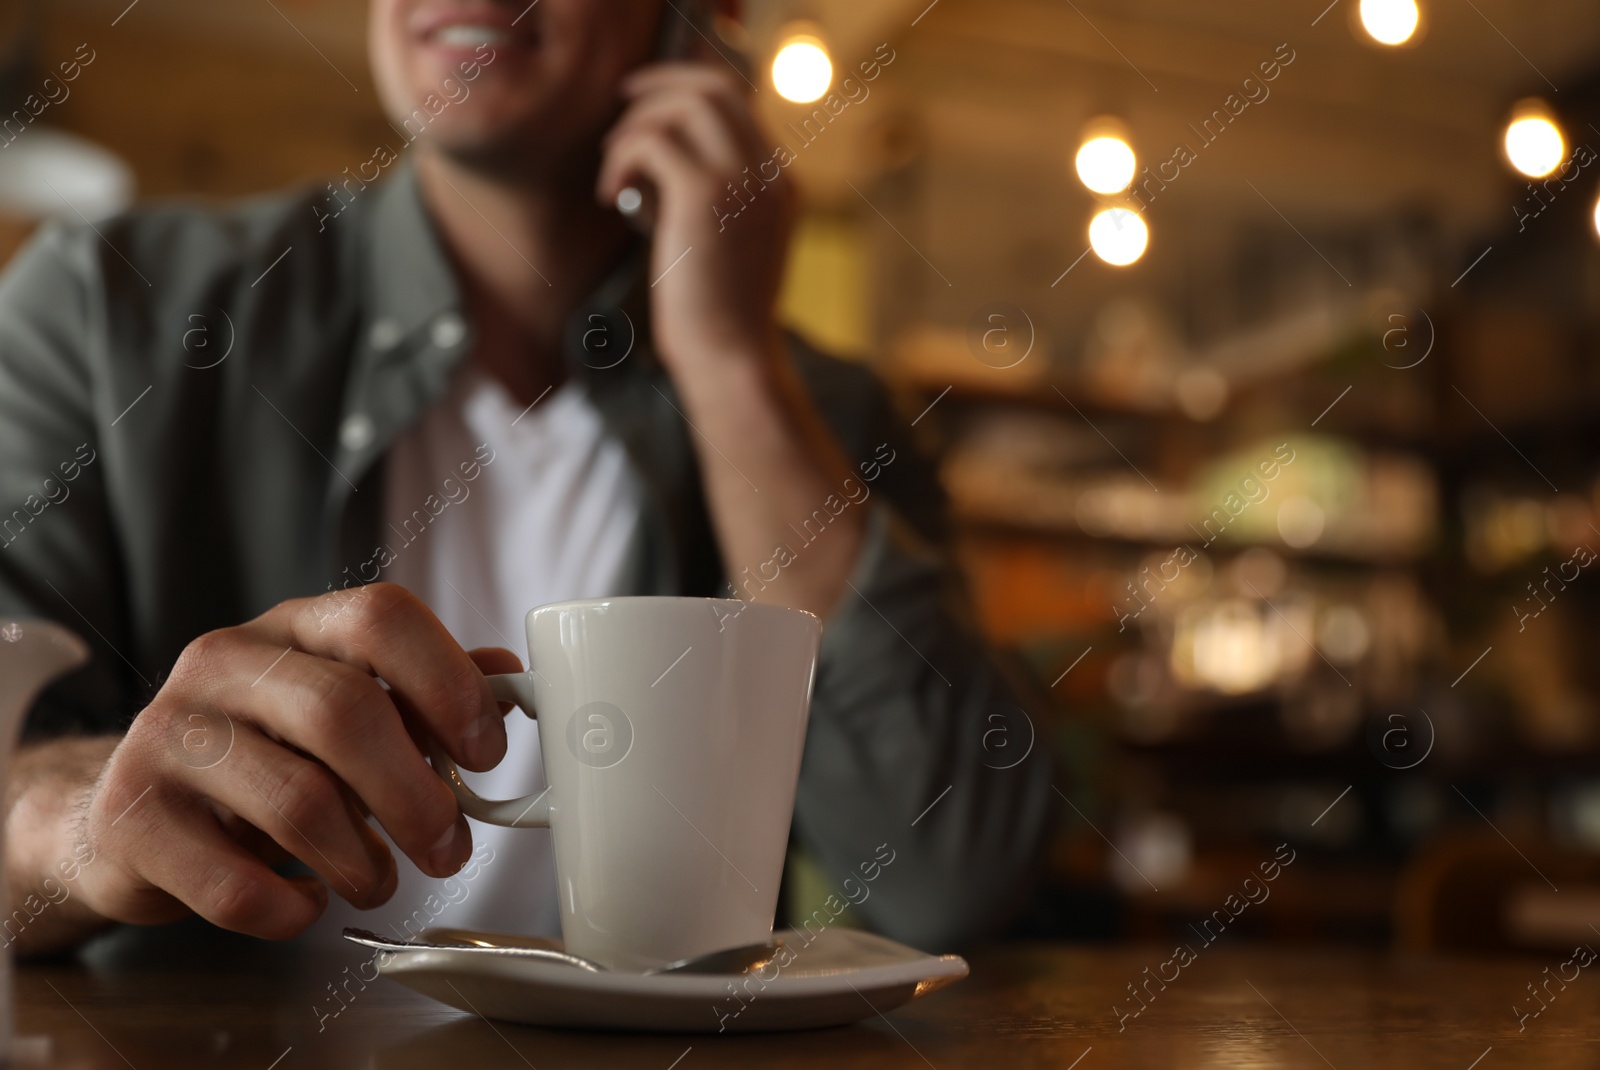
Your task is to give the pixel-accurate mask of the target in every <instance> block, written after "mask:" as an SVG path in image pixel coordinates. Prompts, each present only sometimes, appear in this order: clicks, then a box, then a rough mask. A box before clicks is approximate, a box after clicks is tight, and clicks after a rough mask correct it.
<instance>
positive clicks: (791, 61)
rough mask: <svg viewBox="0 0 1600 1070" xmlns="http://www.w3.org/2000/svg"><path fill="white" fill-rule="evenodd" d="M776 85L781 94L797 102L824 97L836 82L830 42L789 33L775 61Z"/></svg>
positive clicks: (774, 76)
mask: <svg viewBox="0 0 1600 1070" xmlns="http://www.w3.org/2000/svg"><path fill="white" fill-rule="evenodd" d="M772 84H773V86H774V87H775V88H776V89H777V90H778V95H779V96H781V97H783V99H785V100H792V101H794V102H795V103H796V104H809V103H811V102H812V101H813V100H817V99H818V98H820V97H821V96H822V94H824V93H826V92H827V91H828V86H830V85H832V84H833V61H832V60H831V59H829V58H828V47H827V45H825V44H823V43H822V41H821V39H820V38H817V37H814V36H812V35H810V34H796V35H791V36H789V37H788V38H787V39H786V40H785V41H784V43H783V47H782V48H780V49H778V54H777V56H775V57H774V58H773V60H772Z"/></svg>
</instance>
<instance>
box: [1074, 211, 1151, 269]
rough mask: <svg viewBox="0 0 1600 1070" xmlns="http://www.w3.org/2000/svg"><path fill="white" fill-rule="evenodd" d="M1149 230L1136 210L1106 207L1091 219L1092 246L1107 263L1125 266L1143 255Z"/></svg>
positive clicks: (1097, 254)
mask: <svg viewBox="0 0 1600 1070" xmlns="http://www.w3.org/2000/svg"><path fill="white" fill-rule="evenodd" d="M1149 243H1150V229H1149V228H1148V227H1146V226H1145V225H1144V220H1143V219H1140V218H1139V215H1138V213H1137V212H1131V211H1129V210H1128V209H1126V208H1105V209H1102V210H1101V211H1099V212H1097V213H1095V217H1094V218H1093V219H1092V220H1090V221H1089V247H1090V248H1092V249H1093V250H1094V255H1096V256H1098V257H1099V258H1100V259H1101V260H1104V261H1105V262H1106V263H1108V264H1115V265H1116V266H1117V267H1124V266H1126V265H1128V264H1131V263H1133V262H1134V261H1135V260H1137V259H1139V258H1140V257H1141V256H1143V255H1144V248H1145V246H1146V245H1148V244H1149Z"/></svg>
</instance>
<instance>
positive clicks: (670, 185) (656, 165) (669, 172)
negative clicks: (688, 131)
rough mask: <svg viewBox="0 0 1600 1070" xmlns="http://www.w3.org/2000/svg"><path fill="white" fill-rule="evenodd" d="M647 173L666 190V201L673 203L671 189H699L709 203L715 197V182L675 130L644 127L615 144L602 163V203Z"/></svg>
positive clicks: (599, 185) (613, 199) (611, 200)
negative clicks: (680, 139)
mask: <svg viewBox="0 0 1600 1070" xmlns="http://www.w3.org/2000/svg"><path fill="white" fill-rule="evenodd" d="M635 175H643V176H645V177H646V178H648V179H650V180H651V181H652V182H654V183H655V185H656V186H657V188H659V189H660V190H661V191H662V200H663V204H664V205H666V206H670V204H671V201H672V198H671V194H670V192H669V191H675V190H683V191H690V192H692V191H696V190H698V192H699V193H700V194H701V195H702V196H703V198H704V199H705V200H706V202H707V203H709V202H710V201H711V195H712V191H713V189H714V188H715V186H714V185H713V183H714V182H715V180H714V179H712V178H711V177H710V176H709V175H707V174H706V173H705V171H704V169H703V168H701V167H700V165H699V164H698V163H697V162H696V161H695V159H694V158H693V157H692V156H691V155H690V153H689V150H688V149H687V148H685V147H684V145H683V144H682V142H680V141H679V140H678V139H677V138H676V137H674V136H673V134H672V133H671V131H668V130H663V129H660V128H656V129H651V130H645V131H640V132H639V133H638V134H636V135H635V136H633V137H630V138H628V139H627V140H625V141H619V142H617V143H616V144H614V145H612V146H611V149H610V151H609V152H607V153H606V157H605V161H604V162H603V163H602V164H601V165H600V181H599V183H598V184H597V185H598V188H599V190H600V198H599V199H600V203H602V204H610V203H612V202H614V201H615V200H616V199H617V194H618V193H619V192H621V190H622V187H623V186H624V185H626V184H627V183H629V182H631V181H632V180H633V176H635Z"/></svg>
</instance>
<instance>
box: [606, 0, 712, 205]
mask: <svg viewBox="0 0 1600 1070" xmlns="http://www.w3.org/2000/svg"><path fill="white" fill-rule="evenodd" d="M715 33H716V28H715V27H714V26H713V24H712V20H711V7H710V4H709V3H708V0H667V3H666V5H665V6H664V7H663V8H662V11H661V29H660V31H659V32H658V34H657V41H656V58H657V59H658V60H661V61H663V62H666V61H670V60H679V59H688V58H689V57H690V56H692V55H693V54H694V49H695V42H696V41H699V40H701V39H704V40H707V41H709V40H711V39H712V37H713V35H714V34H715ZM654 206H655V197H654V191H652V190H651V189H650V188H649V187H648V186H647V185H645V184H643V183H639V184H636V185H628V186H624V187H623V188H622V191H621V192H620V193H618V194H617V211H619V212H621V213H622V215H623V217H624V218H626V219H627V220H628V222H629V223H632V224H633V226H634V227H635V228H636V229H638V230H640V231H644V232H648V231H649V230H650V228H651V225H652V222H653V220H654V218H655V212H654Z"/></svg>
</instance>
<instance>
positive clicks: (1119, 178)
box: [1075, 135, 1138, 193]
mask: <svg viewBox="0 0 1600 1070" xmlns="http://www.w3.org/2000/svg"><path fill="white" fill-rule="evenodd" d="M1075 162H1076V164H1077V167H1078V178H1079V179H1081V180H1082V182H1083V184H1084V185H1085V186H1088V187H1089V188H1090V189H1091V190H1093V191H1094V192H1095V193H1121V192H1122V191H1123V190H1125V189H1127V188H1128V183H1130V182H1132V181H1133V173H1134V170H1135V169H1136V168H1137V167H1138V163H1137V162H1136V159H1135V157H1134V155H1133V146H1131V145H1129V144H1128V143H1127V142H1126V141H1124V140H1122V138H1120V137H1112V136H1110V135H1105V136H1101V137H1093V138H1090V139H1089V140H1088V141H1085V142H1084V143H1083V147H1082V148H1080V149H1079V150H1078V157H1077V160H1076V161H1075Z"/></svg>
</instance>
